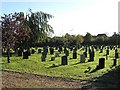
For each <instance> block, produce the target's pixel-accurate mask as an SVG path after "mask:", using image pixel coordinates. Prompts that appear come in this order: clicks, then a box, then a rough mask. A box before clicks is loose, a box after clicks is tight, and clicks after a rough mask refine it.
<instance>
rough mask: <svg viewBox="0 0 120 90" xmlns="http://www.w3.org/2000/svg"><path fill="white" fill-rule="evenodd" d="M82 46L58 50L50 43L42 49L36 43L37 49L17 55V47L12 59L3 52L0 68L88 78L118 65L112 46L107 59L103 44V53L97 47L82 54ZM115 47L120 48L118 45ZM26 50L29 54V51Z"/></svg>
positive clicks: (99, 74) (54, 75)
mask: <svg viewBox="0 0 120 90" xmlns="http://www.w3.org/2000/svg"><path fill="white" fill-rule="evenodd" d="M90 47H92V46H90ZM83 48H84V47H82V48H80V49H77V50H75V51H74V49H73V51H70V49H69V48H67V52H69V54H66V52H64V48H63V47H62V50H63V51H62V50H61V51H59V49H57V50H55V47H52V50H51V47H48V48H46V49H47V50H44V48H42V47H38V48H37V49H35V48H34V49H33V48H31V49H30V52H27V51H25V52H23V55H20V54H19V52H20V51H18V54H15V53H13V54H12V56H11V63H7V61H6V59H7V57H6V56H4V55H3V57H2V62H3V64H2V69H3V70H9V71H17V72H23V73H33V74H40V75H45V76H51V77H62V78H72V79H80V80H90V79H93V78H94V77H96V76H97V77H98V76H101V75H103V74H105V73H107V72H108V71H111V70H112V69H114V68H115V67H117V66H119V65H120V60H119V58H118V57H119V55H116V53H115V50H109V55H108V59H106V49H105V48H103V51H102V52H103V53H100V50H96V49H94V56H91V55H90V54H91V53H90V54H89V52H86V53H87V57H85V55H84V52H85V50H83ZM117 49H118V50H120V48H117ZM40 50H41V53H40ZM33 51H34V53H33ZM51 51H52V52H51ZM59 52H61V53H59ZM29 53H30V55H28V54H29ZM74 53H76V54H74ZM56 54H57V55H56ZM74 55H75V56H74ZM52 66H53V67H52ZM88 67H91V70H90V71H89V72H87V73H85V71H86V70H88ZM95 69H97V70H96V72H94V73H91V72H92V71H93V70H95Z"/></svg>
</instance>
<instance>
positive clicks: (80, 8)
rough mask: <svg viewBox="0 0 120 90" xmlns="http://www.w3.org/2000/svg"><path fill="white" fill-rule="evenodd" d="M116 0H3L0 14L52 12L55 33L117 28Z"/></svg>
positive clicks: (84, 32)
mask: <svg viewBox="0 0 120 90" xmlns="http://www.w3.org/2000/svg"><path fill="white" fill-rule="evenodd" d="M118 1H119V0H39V1H38V0H34V1H33V0H29V2H28V0H26V1H25V0H17V2H16V1H15V0H10V1H9V0H2V14H3V13H6V14H9V13H13V12H15V11H16V12H20V11H23V12H25V13H26V12H28V10H29V8H31V9H32V11H43V12H46V13H49V14H52V15H53V16H54V18H53V19H51V20H50V22H49V24H51V25H52V26H53V29H54V32H55V34H54V35H64V34H65V33H69V34H81V35H85V34H86V32H90V33H91V34H92V35H97V34H98V33H107V34H108V35H112V34H113V32H118Z"/></svg>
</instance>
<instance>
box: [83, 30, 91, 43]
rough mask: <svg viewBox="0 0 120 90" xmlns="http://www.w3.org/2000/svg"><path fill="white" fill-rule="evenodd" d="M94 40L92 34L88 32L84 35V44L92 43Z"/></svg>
mask: <svg viewBox="0 0 120 90" xmlns="http://www.w3.org/2000/svg"><path fill="white" fill-rule="evenodd" d="M91 40H92V35H91V34H90V33H89V32H87V33H86V35H85V36H84V44H87V45H90V44H91Z"/></svg>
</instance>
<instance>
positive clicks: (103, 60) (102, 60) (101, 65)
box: [97, 58, 105, 69]
mask: <svg viewBox="0 0 120 90" xmlns="http://www.w3.org/2000/svg"><path fill="white" fill-rule="evenodd" d="M104 67H105V58H100V59H99V65H98V67H97V69H103V68H104Z"/></svg>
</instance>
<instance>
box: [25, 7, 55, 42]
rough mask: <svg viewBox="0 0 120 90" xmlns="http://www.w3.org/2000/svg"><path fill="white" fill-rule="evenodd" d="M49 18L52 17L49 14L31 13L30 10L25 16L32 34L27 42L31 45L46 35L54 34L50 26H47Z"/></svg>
mask: <svg viewBox="0 0 120 90" xmlns="http://www.w3.org/2000/svg"><path fill="white" fill-rule="evenodd" d="M51 18H53V16H52V15H50V14H47V13H44V12H42V11H40V12H35V13H33V12H32V10H31V9H30V13H29V14H28V15H27V19H28V25H29V27H30V28H31V32H32V33H31V35H30V40H29V42H32V44H35V43H39V42H41V40H44V38H46V35H47V34H48V33H50V32H51V33H54V31H53V28H52V26H51V25H49V24H48V20H50V19H51Z"/></svg>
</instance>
